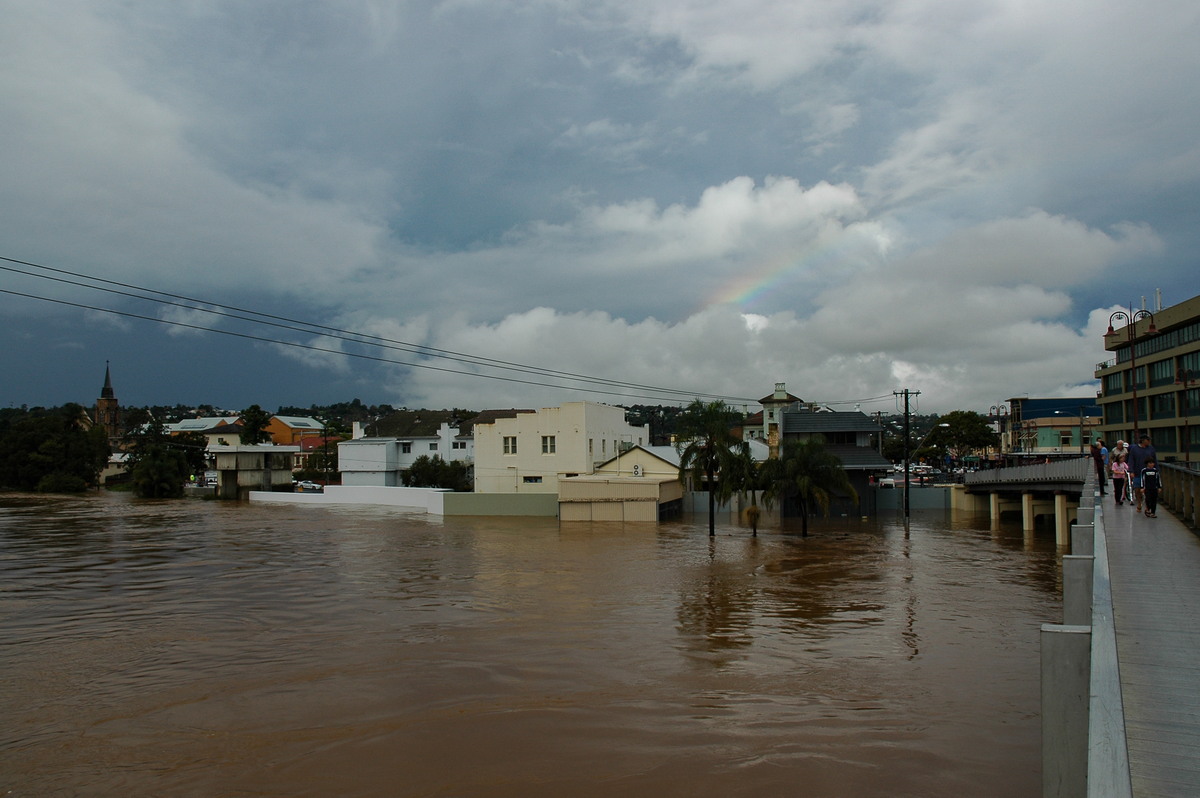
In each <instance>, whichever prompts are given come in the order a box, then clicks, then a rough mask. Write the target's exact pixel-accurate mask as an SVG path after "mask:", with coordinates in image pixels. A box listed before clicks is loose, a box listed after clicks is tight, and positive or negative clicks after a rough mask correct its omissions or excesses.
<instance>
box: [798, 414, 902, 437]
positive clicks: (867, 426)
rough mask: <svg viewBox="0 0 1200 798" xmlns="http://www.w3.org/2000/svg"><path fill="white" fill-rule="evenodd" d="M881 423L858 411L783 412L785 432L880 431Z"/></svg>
mask: <svg viewBox="0 0 1200 798" xmlns="http://www.w3.org/2000/svg"><path fill="white" fill-rule="evenodd" d="M878 431H879V425H878V424H876V423H875V422H874V421H873V420H872V419H871V417H870V416H868V415H866V414H865V413H860V412H856V411H846V412H841V411H832V412H828V413H824V412H822V413H813V412H808V411H804V412H789V411H786V410H785V411H784V413H783V434H784V435H787V434H788V433H803V432H819V433H827V432H878Z"/></svg>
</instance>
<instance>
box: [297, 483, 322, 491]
mask: <svg viewBox="0 0 1200 798" xmlns="http://www.w3.org/2000/svg"><path fill="white" fill-rule="evenodd" d="M324 490H325V487H324V486H323V485H321V484H320V483H317V482H308V481H304V482H297V483H296V491H297V492H298V493H304V492H306V491H307V492H309V493H322V492H323V491H324Z"/></svg>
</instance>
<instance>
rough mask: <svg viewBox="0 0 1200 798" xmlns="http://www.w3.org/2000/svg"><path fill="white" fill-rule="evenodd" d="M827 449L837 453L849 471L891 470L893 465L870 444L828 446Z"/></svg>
mask: <svg viewBox="0 0 1200 798" xmlns="http://www.w3.org/2000/svg"><path fill="white" fill-rule="evenodd" d="M825 449H826V450H827V451H828V452H830V453H831V454H835V455H837V457H838V459H839V460H841V461H842V468H844V469H845V470H847V471H875V470H876V469H888V470H890V469H891V467H892V464H891V463H890V462H889V461H888V460H887V459H886V458H884V457H883V456H882V455H880V454H879V452H877V451H875V450H874V449H872V448H870V447H869V446H826V447H825Z"/></svg>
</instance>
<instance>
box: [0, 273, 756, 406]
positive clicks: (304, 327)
mask: <svg viewBox="0 0 1200 798" xmlns="http://www.w3.org/2000/svg"><path fill="white" fill-rule="evenodd" d="M0 260H3V261H6V262H8V263H14V264H18V265H21V266H28V267H30V268H35V269H41V270H44V271H48V272H53V273H56V274H64V275H69V276H71V277H78V278H81V279H84V280H91V281H94V282H98V283H103V284H106V285H113V286H119V287H121V288H128V289H132V290H135V291H141V292H145V293H149V294H156V295H158V296H161V297H168V298H169V299H166V300H164V299H156V298H154V297H150V296H143V295H141V294H135V293H130V292H128V291H120V290H116V289H112V288H104V287H103V286H97V285H89V284H87V283H83V282H79V281H76V280H67V279H65V278H62V277H51V276H48V275H42V274H35V273H32V272H28V271H25V270H22V269H14V268H12V267H9V266H0V270H4V271H9V272H14V273H16V274H21V275H24V276H27V277H33V278H35V279H41V280H50V281H53V282H58V283H64V284H68V285H74V286H77V287H80V288H86V289H89V290H94V291H101V292H104V293H110V294H116V295H119V296H125V297H130V298H133V299H139V300H142V301H147V302H154V303H157V304H161V305H168V306H174V307H179V308H183V309H185V310H191V311H197V312H201V313H207V314H210V315H214V316H221V317H225V318H230V319H236V320H239V321H247V322H250V323H252V324H262V325H266V326H271V327H277V328H281V329H287V330H292V331H294V332H301V333H305V334H314V335H325V336H327V337H330V338H335V339H339V340H344V341H350V342H353V343H359V344H363V345H365V346H375V347H379V348H383V349H395V350H398V351H404V352H409V353H411V354H416V355H422V356H425V357H434V358H442V359H447V360H453V361H457V362H461V363H466V364H468V365H474V366H483V367H488V368H496V369H500V370H505V371H515V372H518V373H524V374H531V375H540V376H547V377H553V378H556V379H567V380H573V381H577V382H583V383H587V384H594V385H603V386H608V387H614V388H626V389H633V390H641V391H651V392H654V393H665V394H676V395H678V396H679V397H687V398H698V397H708V398H711V399H722V400H729V401H733V402H744V401H750V400H748V399H747V398H746V397H734V396H724V395H721V394H709V393H697V392H694V391H686V390H679V389H675V388H667V387H663V386H658V385H646V384H642V383H633V382H624V381H620V380H612V379H606V378H601V377H593V376H589V375H586V374H577V373H574V372H568V371H558V370H555V369H548V368H543V367H539V366H530V365H526V364H521V363H514V362H512V361H506V360H499V359H495V358H487V357H482V356H478V355H470V354H466V353H462V352H454V351H452V350H447V349H438V348H436V347H430V346H425V345H423V344H414V343H411V342H407V341H399V340H396V339H391V338H384V337H381V336H374V335H368V334H365V333H359V332H354V331H351V330H344V329H341V328H337V327H330V326H327V325H322V324H315V323H313V322H306V321H303V320H298V319H292V318H288V317H286V316H277V315H274V314H270V313H262V312H260V311H255V310H250V309H246V308H239V307H237V306H232V305H224V304H222V303H219V302H212V301H209V300H203V299H198V298H195V297H189V296H185V295H180V294H172V293H168V292H165V291H158V290H156V289H152V288H145V287H143V286H138V285H133V284H130V283H122V282H117V281H114V280H107V279H104V278H101V277H94V276H92V275H87V274H82V273H79V272H71V271H67V270H65V269H56V268H53V267H49V266H42V265H40V264H36V263H31V262H29V261H22V260H17V259H15V258H9V257H5V256H0ZM5 293H17V294H18V295H21V296H27V297H29V298H33V299H41V300H44V301H49V302H59V303H60V304H68V305H69V304H75V303H70V302H65V301H60V300H54V299H51V298H49V297H40V296H37V295H33V294H19V293H18V292H12V291H6V292H5ZM173 300H183V302H179V301H173ZM184 302H187V303H193V304H184ZM206 305H207V306H208V307H205V306H206ZM80 307H85V308H87V309H90V310H98V311H101V312H110V313H115V314H117V315H128V316H130V317H131V318H140V319H145V320H148V321H155V322H158V323H163V324H174V325H176V326H182V327H190V328H192V329H197V330H208V331H211V332H218V333H219V332H223V331H221V330H218V329H216V328H210V327H202V326H199V325H189V324H183V323H180V322H171V321H168V320H164V319H159V318H157V317H147V316H139V315H137V314H127V313H124V312H122V311H115V310H111V309H108V308H100V307H94V306H88V305H80ZM213 308H220V309H221V310H214V309H213ZM228 311H235V312H228ZM239 314H250V315H251V316H258V317H261V318H251V317H248V316H244V315H239ZM295 325H300V326H295ZM243 337H246V336H243ZM249 337H254V336H249ZM271 341H272V342H274V343H279V344H284V345H290V344H289V342H286V341H280V340H276V339H271ZM297 346H301V345H299V344H297ZM310 348H311V347H310ZM317 351H332V352H336V353H342V352H341V350H322V349H320V348H317ZM384 362H395V363H398V364H400V365H409V366H414V367H420V366H419V364H413V363H405V362H402V361H387V360H386V359H385V360H384ZM437 370H441V371H449V372H452V373H462V374H473V373H474V372H455V371H454V370H452V369H437ZM481 376H490V375H481ZM526 384H533V385H541V384H542V383H532V382H526ZM549 387H561V388H568V387H569V386H549ZM587 390H592V389H590V388H589V389H587ZM596 392H597V393H605V394H609V395H625V394H623V393H616V392H611V391H596ZM656 398H658V399H659V400H660V401H673V402H678V401H682V400H681V399H680V398H674V399H662V398H660V397H656Z"/></svg>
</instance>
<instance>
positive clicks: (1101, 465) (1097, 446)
mask: <svg viewBox="0 0 1200 798" xmlns="http://www.w3.org/2000/svg"><path fill="white" fill-rule="evenodd" d="M1107 460H1108V449H1106V448H1104V440H1103V439H1101V438H1097V439H1096V440H1094V441H1092V462H1093V464H1094V465H1095V468H1096V484H1097V485H1099V486H1100V495H1101V496H1103V495H1105V492H1106V491H1105V488H1106V487H1107V485H1108V475H1107V474H1106V473H1105V466H1106V464H1107Z"/></svg>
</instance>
